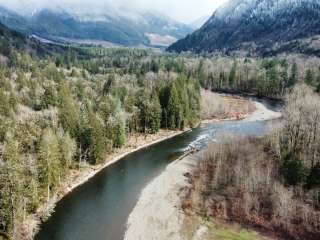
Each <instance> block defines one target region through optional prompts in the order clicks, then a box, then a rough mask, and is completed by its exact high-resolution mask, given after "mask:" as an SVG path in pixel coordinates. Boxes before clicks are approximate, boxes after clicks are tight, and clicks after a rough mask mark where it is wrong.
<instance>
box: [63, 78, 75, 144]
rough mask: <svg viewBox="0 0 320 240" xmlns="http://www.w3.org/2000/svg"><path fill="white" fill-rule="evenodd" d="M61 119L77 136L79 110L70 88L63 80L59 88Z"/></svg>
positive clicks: (67, 129) (72, 135) (64, 126)
mask: <svg viewBox="0 0 320 240" xmlns="http://www.w3.org/2000/svg"><path fill="white" fill-rule="evenodd" d="M59 103H60V104H59V120H60V123H61V125H62V127H63V128H64V129H65V130H66V131H68V132H70V134H71V137H73V138H75V137H76V136H77V132H78V122H79V111H78V109H77V104H76V102H75V101H74V99H73V97H72V95H71V93H70V91H69V88H68V87H67V85H66V84H65V83H64V82H62V83H61V86H60V89H59Z"/></svg>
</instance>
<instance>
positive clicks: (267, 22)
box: [169, 0, 320, 55]
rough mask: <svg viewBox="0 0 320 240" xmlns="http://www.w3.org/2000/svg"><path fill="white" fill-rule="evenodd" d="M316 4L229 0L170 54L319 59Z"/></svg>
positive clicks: (314, 0)
mask: <svg viewBox="0 0 320 240" xmlns="http://www.w3.org/2000/svg"><path fill="white" fill-rule="evenodd" d="M319 35H320V2H319V1H318V0H230V1H229V2H228V3H226V4H225V5H223V6H222V7H220V8H219V9H218V10H217V11H216V12H215V13H214V14H213V16H212V17H211V18H210V19H209V21H207V22H206V23H205V25H204V26H202V28H201V29H199V30H198V31H196V32H195V33H193V34H191V35H188V36H187V37H186V38H185V39H183V40H180V41H178V42H176V43H175V44H173V45H172V46H170V47H169V50H170V51H177V52H182V51H193V52H197V53H199V52H215V51H220V52H223V53H232V52H235V51H238V52H239V51H240V52H243V53H245V54H248V53H249V54H251V55H255V54H258V55H274V54H278V53H284V52H299V53H306V54H316V55H320V39H319Z"/></svg>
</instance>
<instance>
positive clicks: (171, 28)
mask: <svg viewBox="0 0 320 240" xmlns="http://www.w3.org/2000/svg"><path fill="white" fill-rule="evenodd" d="M0 21H2V23H3V24H5V25H6V26H8V27H10V28H12V29H15V30H17V31H21V32H23V33H26V34H28V35H37V36H39V37H41V38H45V39H50V40H55V41H57V40H61V38H63V39H64V40H66V41H68V40H70V41H74V40H75V39H78V40H92V42H93V41H94V40H96V41H97V40H98V41H105V42H110V43H113V44H120V45H125V46H139V45H145V46H149V45H152V41H151V40H150V38H149V37H148V36H149V34H157V35H159V36H163V37H165V36H170V37H172V38H174V39H181V38H183V37H185V36H186V35H187V34H188V33H190V32H191V31H192V29H191V28H190V27H188V26H187V25H184V24H181V23H178V22H176V21H174V20H172V19H170V18H168V17H165V16H162V15H161V14H158V13H154V12H141V11H134V10H128V9H123V8H122V9H113V8H108V9H100V10H93V11H90V12H89V11H88V10H87V9H83V8H71V7H67V6H65V7H63V8H62V7H59V8H52V9H40V10H34V11H29V12H20V13H18V12H16V11H13V10H9V9H7V8H4V7H3V8H0Z"/></svg>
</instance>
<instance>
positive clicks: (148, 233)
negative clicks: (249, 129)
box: [125, 102, 281, 240]
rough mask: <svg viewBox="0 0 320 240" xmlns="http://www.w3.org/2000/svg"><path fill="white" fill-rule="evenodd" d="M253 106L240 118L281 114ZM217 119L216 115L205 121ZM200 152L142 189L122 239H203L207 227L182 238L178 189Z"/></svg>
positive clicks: (171, 165)
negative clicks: (249, 111)
mask: <svg viewBox="0 0 320 240" xmlns="http://www.w3.org/2000/svg"><path fill="white" fill-rule="evenodd" d="M255 107H256V110H255V111H254V112H252V113H251V114H249V115H248V116H246V117H245V118H244V119H243V120H242V121H265V120H271V119H276V118H279V117H281V113H278V112H274V111H271V110H269V109H267V108H266V107H265V106H264V105H263V104H261V103H259V102H255ZM211 121H217V120H215V119H213V120H208V121H205V122H206V123H208V122H211ZM202 154H203V153H202V152H199V153H196V154H194V155H189V156H187V157H185V158H183V159H181V160H177V161H175V162H174V163H172V164H170V165H169V166H168V167H167V169H166V170H165V171H164V172H163V173H162V174H161V175H160V176H159V177H157V178H156V179H154V180H153V181H152V182H151V183H150V184H149V185H148V186H147V187H146V188H145V189H144V190H143V191H142V193H141V196H140V199H139V201H138V203H137V205H136V207H135V208H134V210H133V211H132V213H131V214H130V217H129V219H128V225H127V232H126V234H125V240H138V239H141V240H144V239H153V240H158V239H159V240H162V239H167V240H182V239H194V240H197V239H203V237H202V236H203V235H204V234H206V227H204V226H199V228H196V229H193V230H194V231H193V235H192V236H191V237H190V235H188V236H189V237H190V238H185V236H184V230H185V229H186V228H185V226H184V223H185V220H186V218H187V217H188V216H186V215H185V214H184V212H183V211H182V210H181V207H180V204H181V201H180V194H181V189H183V188H185V187H188V185H189V183H188V178H187V175H186V174H187V173H189V172H191V170H192V169H193V167H194V166H195V164H196V162H197V160H198V159H199V158H200V157H201V155H202Z"/></svg>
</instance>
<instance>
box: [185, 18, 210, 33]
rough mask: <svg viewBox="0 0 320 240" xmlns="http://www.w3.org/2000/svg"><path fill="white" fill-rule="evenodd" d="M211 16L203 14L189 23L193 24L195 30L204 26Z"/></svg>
mask: <svg viewBox="0 0 320 240" xmlns="http://www.w3.org/2000/svg"><path fill="white" fill-rule="evenodd" d="M210 17H211V16H209V15H205V16H202V17H200V18H197V19H196V20H194V21H192V22H191V23H190V24H189V26H191V27H192V28H193V29H195V30H196V29H199V28H201V27H202V26H203V24H205V23H206V22H207V21H208V20H209V18H210Z"/></svg>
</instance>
